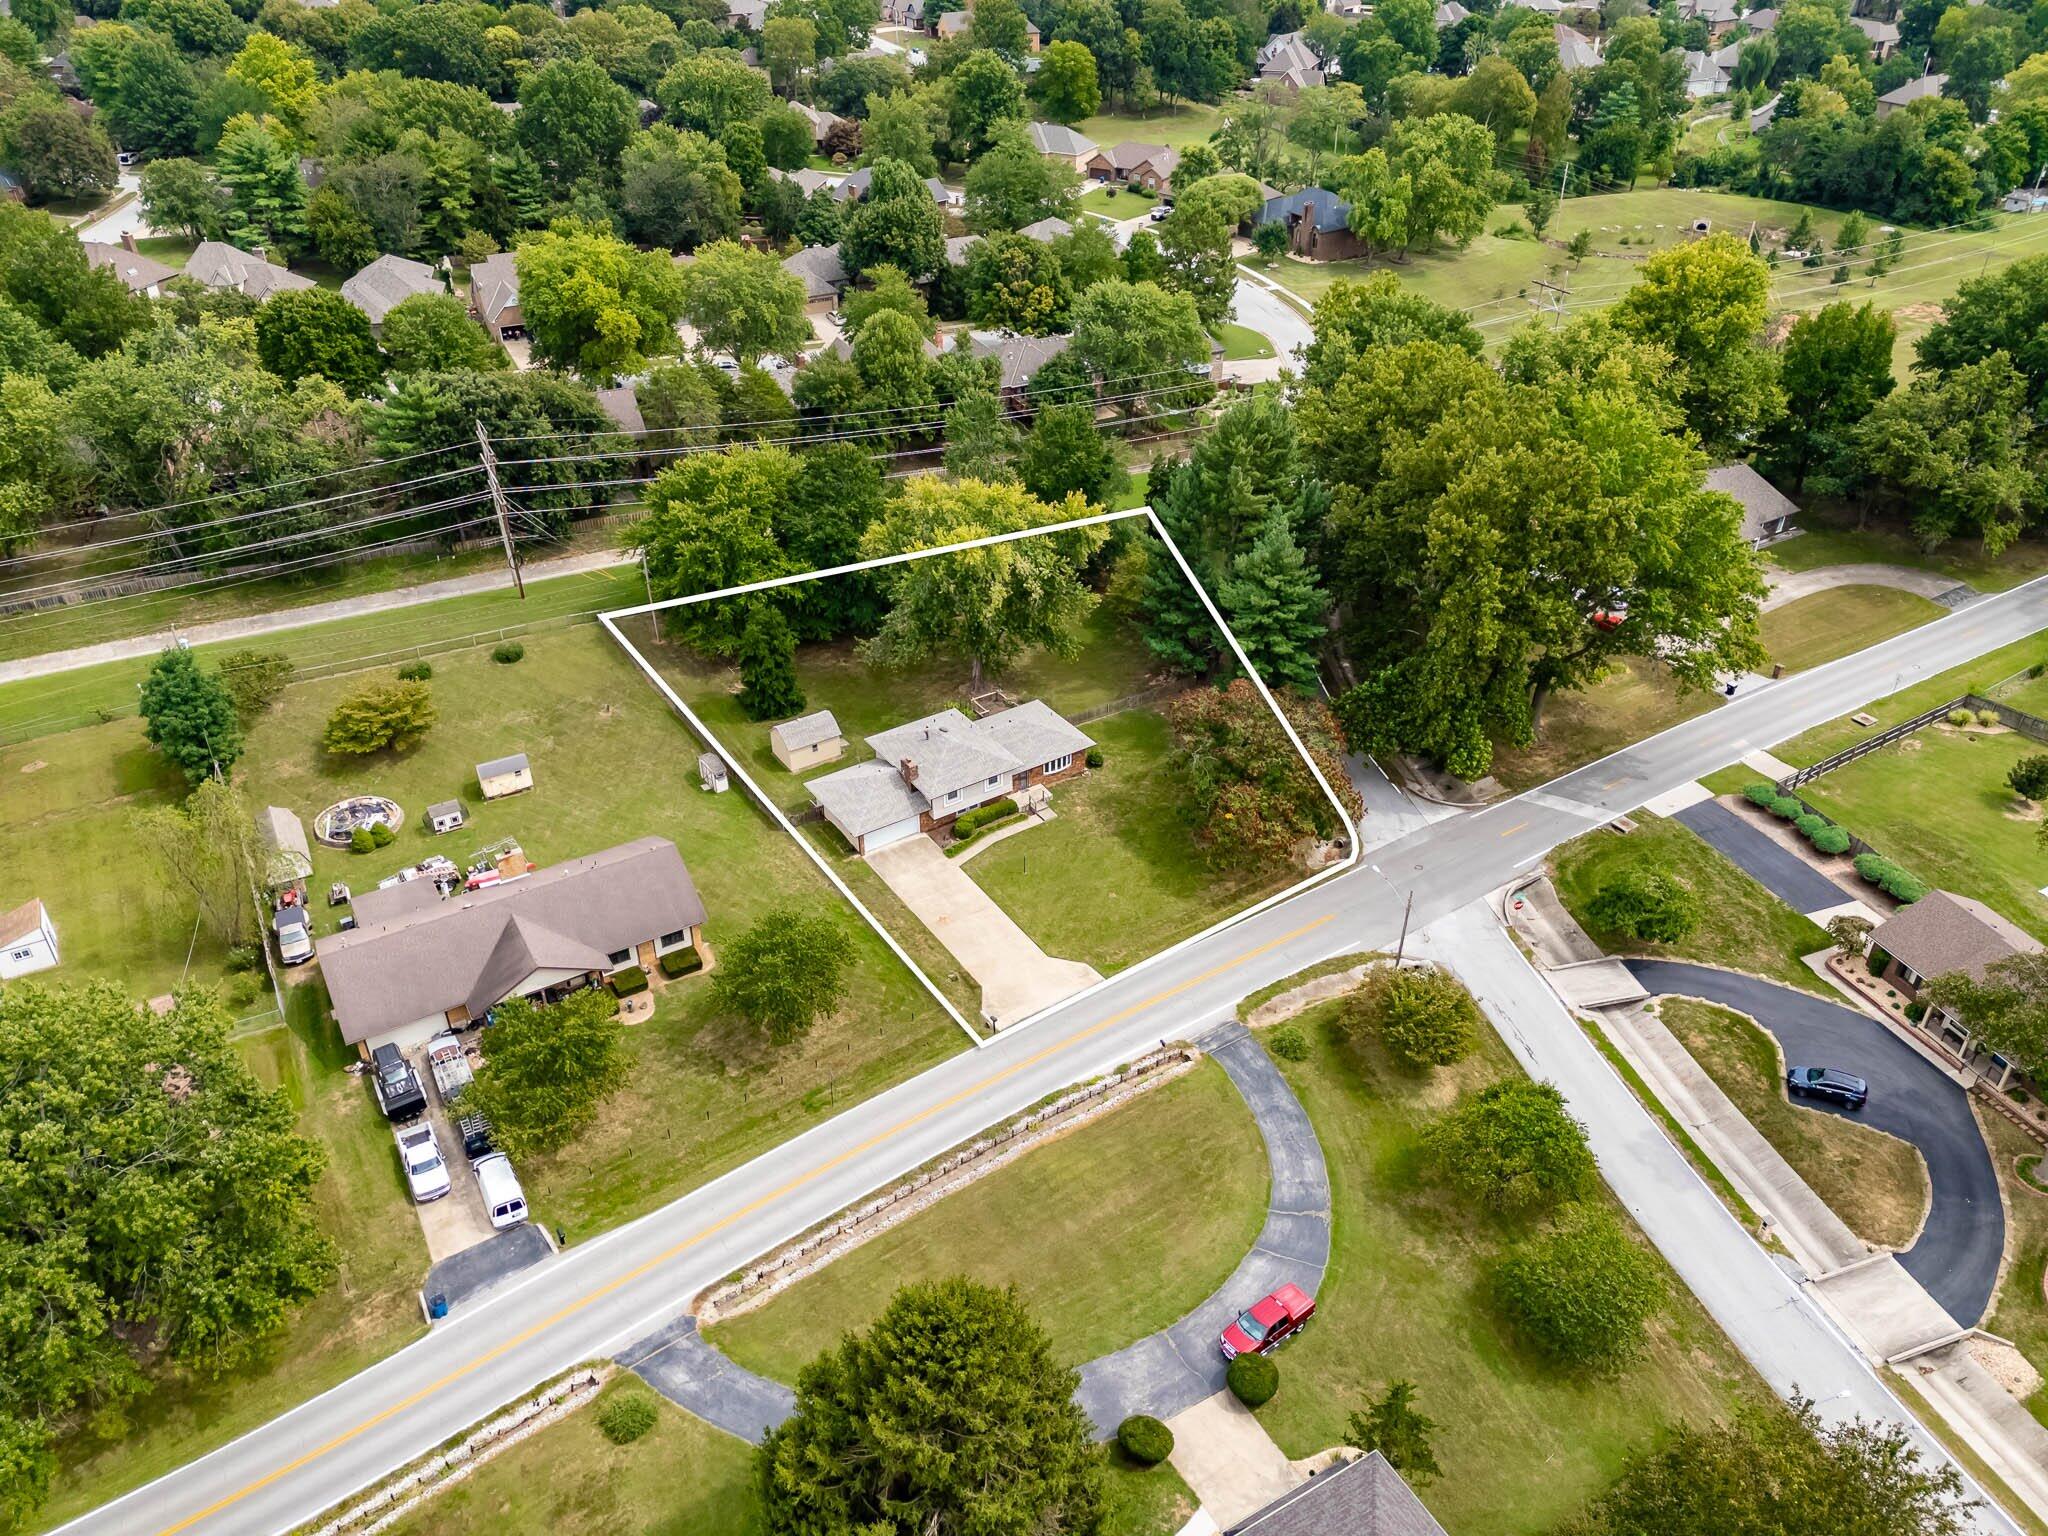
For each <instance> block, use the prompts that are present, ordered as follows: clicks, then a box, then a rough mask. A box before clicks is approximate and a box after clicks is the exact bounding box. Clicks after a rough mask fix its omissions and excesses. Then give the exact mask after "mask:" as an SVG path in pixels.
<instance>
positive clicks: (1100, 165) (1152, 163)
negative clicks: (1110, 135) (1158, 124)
mask: <svg viewBox="0 0 2048 1536" xmlns="http://www.w3.org/2000/svg"><path fill="white" fill-rule="evenodd" d="M1179 164H1180V151H1179V150H1177V149H1174V148H1171V147H1170V146H1168V145H1165V144H1145V143H1141V142H1140V141H1139V140H1137V139H1126V140H1124V142H1123V143H1121V144H1114V145H1111V146H1110V147H1109V148H1108V149H1098V150H1096V151H1095V153H1094V154H1092V155H1090V156H1089V157H1088V159H1087V161H1086V163H1085V164H1084V165H1083V166H1082V167H1081V169H1082V170H1083V171H1084V172H1085V173H1086V174H1087V175H1090V176H1094V177H1098V178H1099V179H1101V180H1103V181H1121V182H1128V183H1129V184H1130V185H1131V186H1134V187H1142V188H1144V189H1145V190H1146V191H1147V192H1164V191H1165V190H1166V189H1167V188H1168V187H1169V186H1171V185H1172V184H1173V172H1174V168H1175V167H1176V166H1178V165H1179Z"/></svg>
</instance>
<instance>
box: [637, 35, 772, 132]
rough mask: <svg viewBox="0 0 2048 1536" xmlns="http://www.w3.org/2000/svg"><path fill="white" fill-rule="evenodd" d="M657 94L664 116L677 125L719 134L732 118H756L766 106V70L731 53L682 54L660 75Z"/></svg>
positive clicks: (656, 88)
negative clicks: (752, 67)
mask: <svg viewBox="0 0 2048 1536" xmlns="http://www.w3.org/2000/svg"><path fill="white" fill-rule="evenodd" d="M654 99H655V101H657V102H658V103H659V104H660V106H661V112H662V116H664V117H666V118H667V119H668V120H669V121H670V122H672V123H674V124H675V125H676V126H677V127H679V128H694V129H696V130H697V131H698V132H699V133H705V134H709V135H711V136H712V137H713V138H716V137H717V136H718V135H719V134H721V133H723V132H724V131H725V128H726V125H727V124H728V123H734V122H752V121H755V120H756V119H758V118H759V117H760V116H761V114H762V113H763V112H764V111H765V110H766V109H767V107H768V102H769V99H770V91H769V87H768V79H767V76H765V75H762V74H760V73H759V72H757V71H755V70H752V69H749V68H748V67H747V66H746V65H745V64H742V63H741V62H740V61H739V58H738V57H737V56H736V55H734V54H730V53H723V52H720V53H702V54H696V55H693V56H692V57H690V58H686V59H678V60H677V61H676V64H675V67H674V68H672V69H670V70H669V72H668V73H667V74H665V75H663V76H662V77H661V83H660V84H659V85H657V86H656V87H655V88H654Z"/></svg>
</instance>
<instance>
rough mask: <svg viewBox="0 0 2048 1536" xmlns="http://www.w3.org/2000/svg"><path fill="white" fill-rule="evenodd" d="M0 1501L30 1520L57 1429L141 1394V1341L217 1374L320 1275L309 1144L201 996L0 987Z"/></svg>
mask: <svg viewBox="0 0 2048 1536" xmlns="http://www.w3.org/2000/svg"><path fill="white" fill-rule="evenodd" d="M0 1080H4V1081H6V1082H7V1083H8V1084H9V1085H10V1086H9V1089H8V1092H7V1093H6V1095H5V1096H4V1098H0V1149H4V1150H0V1169H4V1172H0V1182H4V1183H5V1184H6V1185H7V1187H8V1188H10V1189H12V1190H13V1191H15V1193H14V1195H13V1197H12V1198H11V1199H9V1200H8V1201H7V1202H6V1203H5V1205H4V1207H0V1252H4V1253H5V1254H6V1255H7V1256H8V1261H7V1262H6V1263H5V1264H0V1316H6V1317H8V1318H10V1319H13V1322H12V1323H10V1325H9V1326H6V1327H4V1328H0V1511H4V1512H5V1514H6V1515H7V1516H8V1517H9V1518H10V1520H12V1521H14V1522H21V1523H32V1521H33V1516H34V1512H35V1510H36V1509H37V1508H38V1506H39V1505H40V1504H41V1503H42V1500H43V1496H44V1493H45V1491H46V1489H47V1487H48V1484H49V1478H50V1474H51V1472H52V1470H53V1468H54V1466H55V1457H54V1456H53V1455H52V1454H51V1451H50V1445H49V1442H50V1437H51V1435H52V1434H53V1432H54V1430H55V1428H56V1427H57V1426H58V1425H60V1424H62V1423H64V1422H66V1421H67V1420H69V1419H70V1418H71V1416H72V1415H73V1414H75V1413H77V1412H79V1411H81V1410H84V1409H87V1408H95V1407H96V1408H101V1409H113V1410H118V1409H119V1408H120V1407H121V1406H122V1405H123V1404H125V1403H127V1402H129V1401H130V1400H131V1399H133V1398H135V1397H137V1396H139V1395H141V1394H143V1393H144V1392H146V1391H147V1390H148V1387H149V1382H148V1380H147V1379H146V1378H145V1377H144V1375H143V1372H142V1369H141V1366H140V1363H139V1361H138V1358H137V1357H138V1355H139V1354H141V1353H142V1352H143V1351H144V1350H145V1349H146V1350H148V1351H149V1352H150V1353H151V1354H152V1355H154V1356H156V1357H158V1358H161V1359H164V1360H167V1361H169V1362H171V1363H172V1364H174V1365H176V1366H180V1367H184V1368H188V1369H192V1370H196V1371H201V1372H206V1373H213V1372H218V1371H221V1370H224V1369H227V1368H230V1367H232V1366H234V1365H237V1364H239V1363H241V1362H242V1361H244V1360H246V1359H248V1358H250V1357H251V1356H252V1355H254V1354H255V1353H257V1352H258V1351H260V1350H261V1349H262V1348H263V1347H264V1346H265V1345H266V1344H267V1343H268V1341H269V1340H270V1339H271V1338H273V1337H274V1336H275V1335H276V1333H277V1332H278V1330H279V1329H280V1328H281V1327H282V1326H283V1325H284V1323H285V1322H286V1320H287V1319H288V1318H289V1317H290V1315H291V1313H292V1310H293V1309H294V1308H295V1307H296V1306H297V1305H298V1304H299V1303H300V1302H303V1301H305V1300H306V1299H308V1298H309V1297H311V1296H314V1295H317V1294H318V1293H319V1292H320V1291H321V1289H322V1288H324V1287H325V1286H326V1285H327V1283H328V1282H329V1280H330V1279H331V1278H332V1276H333V1273H334V1249H333V1246H332V1244H330V1243H329V1242H328V1241H327V1239H326V1238H324V1237H322V1236H321V1235H320V1231H319V1227H318V1224H317V1217H316V1214H315V1209H314V1204H313V1191H314V1187H315V1186H316V1185H317V1184H318V1182H319V1180H320V1174H321V1168H322V1162H323V1159H322V1155H321V1151H320V1149H319V1147H318V1146H317V1145H315V1144H314V1143H312V1142H310V1141H307V1140H306V1139H304V1138H303V1137H301V1136H299V1135H298V1134H297V1130H296V1124H297V1122H296V1119H295V1117H294V1115H293V1111H292V1107H291V1104H290V1103H289V1102H288V1100H287V1099H286V1097H285V1095H284V1093H283V1092H281V1091H280V1090H277V1089H274V1088H266V1087H264V1086H263V1084H262V1083H260V1082H259V1081H258V1080H257V1079H256V1077H255V1076H254V1074H252V1073H251V1072H250V1071H249V1068H248V1067H247V1065H246V1064H245V1063H244V1061H243V1059H242V1057H241V1055H240V1053H239V1052H238V1051H237V1050H236V1048H235V1047H234V1046H233V1045H232V1044H230V1043H229V1040H228V1017H227V1014H226V1012H225V1010H224V1009H223V1008H222V1006H221V1005H220V1003H219V1002H218V1001H217V1000H216V999H214V998H213V997H212V996H211V995H209V994H208V993H207V992H206V991H204V990H203V989H202V990H193V991H189V992H183V993H181V994H179V996H178V998H177V1001H176V1003H175V1004H174V1005H173V1007H172V1009H171V1011H170V1012H169V1013H167V1014H163V1015H156V1014H153V1013H151V1012H149V1011H148V1010H146V1009H143V1008H139V1007H137V1006H136V1004H135V1000H134V999H133V998H132V997H129V996H127V995H125V994H124V993H123V992H122V990H121V989H120V988H119V987H116V986H114V985H112V984H110V983H95V984H92V985H86V986H78V985H73V986H63V987H54V988H52V987H44V986H41V985H38V984H36V983H34V982H18V983H14V984H11V985H10V986H8V988H7V989H6V990H5V992H0Z"/></svg>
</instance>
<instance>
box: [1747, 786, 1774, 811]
mask: <svg viewBox="0 0 2048 1536" xmlns="http://www.w3.org/2000/svg"><path fill="white" fill-rule="evenodd" d="M1742 798H1743V799H1745V800H1747V801H1748V802H1749V803H1750V804H1751V805H1753V806H1756V807H1757V808H1758V809H1759V810H1765V811H1768V810H1769V809H1770V808H1771V803H1772V802H1773V801H1774V800H1776V799H1777V798H1778V786H1777V785H1775V784H1771V783H1757V784H1745V785H1744V786H1743V788H1742Z"/></svg>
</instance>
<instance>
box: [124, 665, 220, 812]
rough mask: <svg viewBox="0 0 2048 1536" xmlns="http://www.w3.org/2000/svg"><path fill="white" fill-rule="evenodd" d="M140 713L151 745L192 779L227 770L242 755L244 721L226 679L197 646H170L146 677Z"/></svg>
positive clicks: (195, 780)
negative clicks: (201, 659)
mask: <svg viewBox="0 0 2048 1536" xmlns="http://www.w3.org/2000/svg"><path fill="white" fill-rule="evenodd" d="M139 713H140V714H141V715H142V718H143V721H144V732H143V734H144V735H146V736H147V737H148V738H149V741H150V744H151V745H152V746H154V747H155V748H156V749H157V751H159V752H161V753H163V755H164V757H165V758H166V759H167V760H168V761H169V762H170V763H171V764H172V765H173V766H174V767H176V768H177V770H178V771H179V772H180V773H182V774H184V775H185V778H186V781H187V782H188V783H192V784H197V783H199V782H200V781H201V780H202V779H204V778H206V777H207V776H208V775H209V774H214V773H221V774H225V773H226V772H227V771H228V770H229V769H231V768H233V767H234V766H235V762H236V760H237V759H238V758H240V757H241V755H242V722H241V718H240V717H239V716H238V715H237V714H236V713H235V701H234V697H233V695H231V694H230V693H229V692H228V690H227V688H226V687H225V686H224V685H223V684H222V682H221V680H220V679H219V678H218V677H217V676H215V675H214V674H213V673H211V672H206V671H202V670H201V668H200V666H199V663H198V661H197V660H195V659H194V657H193V655H192V652H191V650H190V649H189V648H188V647H186V646H182V645H174V646H170V647H168V648H166V649H165V651H164V653H163V654H162V655H161V656H159V657H157V659H156V662H155V664H154V665H152V666H151V667H150V669H149V676H148V677H146V678H145V679H143V683H142V696H141V700H140V706H139Z"/></svg>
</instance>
